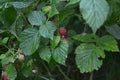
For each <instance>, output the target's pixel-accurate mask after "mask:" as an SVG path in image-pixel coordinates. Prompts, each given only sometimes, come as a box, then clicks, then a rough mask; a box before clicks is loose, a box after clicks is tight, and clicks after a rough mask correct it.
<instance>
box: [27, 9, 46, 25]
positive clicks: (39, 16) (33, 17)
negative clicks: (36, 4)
mask: <svg viewBox="0 0 120 80" xmlns="http://www.w3.org/2000/svg"><path fill="white" fill-rule="evenodd" d="M28 21H29V22H30V23H31V24H32V25H36V26H40V25H41V24H42V23H44V22H45V21H46V17H45V15H44V14H43V13H42V12H41V11H32V12H31V13H29V15H28Z"/></svg>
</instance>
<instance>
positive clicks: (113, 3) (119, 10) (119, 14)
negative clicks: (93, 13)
mask: <svg viewBox="0 0 120 80" xmlns="http://www.w3.org/2000/svg"><path fill="white" fill-rule="evenodd" d="M119 1H120V0H108V3H109V6H110V11H109V16H108V19H107V21H106V25H108V26H111V25H114V24H116V23H120V19H119V18H120V3H119Z"/></svg>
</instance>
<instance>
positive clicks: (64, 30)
mask: <svg viewBox="0 0 120 80" xmlns="http://www.w3.org/2000/svg"><path fill="white" fill-rule="evenodd" d="M66 32H67V31H66V29H65V28H60V29H59V34H60V35H61V36H64V35H65V34H66Z"/></svg>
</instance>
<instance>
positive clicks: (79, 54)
mask: <svg viewBox="0 0 120 80" xmlns="http://www.w3.org/2000/svg"><path fill="white" fill-rule="evenodd" d="M75 54H76V57H75V60H76V64H77V67H78V68H79V69H80V72H81V73H84V72H91V71H93V70H98V68H100V66H101V65H102V60H99V57H100V56H102V57H104V55H105V54H104V51H103V50H100V48H98V47H96V46H95V45H94V44H84V43H83V44H80V46H78V47H77V48H76V50H75Z"/></svg>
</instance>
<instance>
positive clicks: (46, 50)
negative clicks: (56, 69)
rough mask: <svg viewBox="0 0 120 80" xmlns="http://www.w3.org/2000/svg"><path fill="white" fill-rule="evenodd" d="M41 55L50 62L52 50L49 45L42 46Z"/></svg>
mask: <svg viewBox="0 0 120 80" xmlns="http://www.w3.org/2000/svg"><path fill="white" fill-rule="evenodd" d="M39 55H40V57H41V58H42V59H43V60H45V61H47V62H48V63H49V62H50V59H51V52H50V49H49V47H44V48H41V49H40V52H39Z"/></svg>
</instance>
